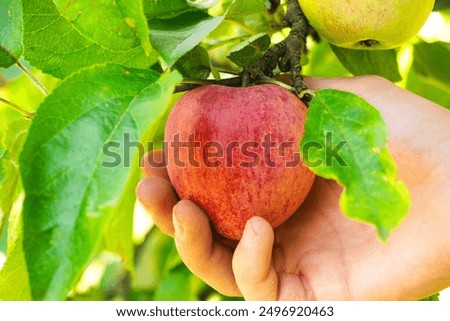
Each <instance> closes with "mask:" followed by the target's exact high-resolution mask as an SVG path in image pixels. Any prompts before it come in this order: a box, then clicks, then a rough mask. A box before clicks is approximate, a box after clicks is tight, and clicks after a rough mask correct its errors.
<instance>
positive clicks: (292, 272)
mask: <svg viewBox="0 0 450 321" xmlns="http://www.w3.org/2000/svg"><path fill="white" fill-rule="evenodd" d="M307 84H308V86H309V88H311V89H322V88H334V89H340V90H346V91H350V92H354V93H356V94H358V95H360V96H362V97H363V98H365V99H366V100H367V101H369V102H370V103H371V104H372V105H374V106H375V107H376V108H378V109H379V110H380V112H381V113H382V114H383V117H384V119H385V120H386V122H387V124H388V126H389V129H390V143H389V147H390V150H391V152H392V153H393V155H394V158H395V159H396V161H397V164H398V167H399V178H400V179H402V180H403V181H404V182H405V184H406V185H407V186H408V188H409V191H410V194H411V200H412V201H411V202H412V203H411V210H410V212H409V213H408V215H407V217H406V219H405V220H404V221H403V222H402V223H401V225H400V226H399V227H398V229H396V230H395V231H394V232H393V233H392V235H391V236H390V238H389V240H388V242H387V243H386V244H382V243H381V242H380V240H379V239H378V237H377V236H376V233H375V230H374V229H373V228H372V227H370V226H368V225H366V224H363V223H359V222H356V221H352V220H349V219H347V218H346V217H344V216H343V214H342V213H341V211H340V208H339V202H338V199H339V196H340V193H341V191H342V190H341V187H339V186H338V185H337V184H336V183H335V182H333V181H328V180H324V179H321V178H317V179H316V181H315V183H314V186H313V188H312V190H311V192H310V195H309V196H308V198H307V199H306V201H305V202H304V203H303V205H302V206H301V207H300V209H299V210H298V211H297V212H296V214H294V215H293V216H292V217H291V218H290V219H289V220H288V221H287V222H286V223H285V224H283V225H281V226H280V227H278V228H277V229H275V231H274V230H273V229H272V228H271V226H270V225H269V224H268V223H267V222H266V221H265V220H264V219H262V218H259V217H254V218H252V219H251V220H249V221H248V222H247V225H246V228H245V231H244V235H243V237H242V239H241V241H240V242H239V243H238V244H237V246H236V248H235V249H234V247H233V246H230V245H229V244H225V243H226V242H223V240H220V238H219V237H217V236H215V235H214V232H213V231H212V230H211V228H210V224H209V221H208V218H207V216H206V214H205V213H204V212H203V211H202V210H201V209H200V208H199V207H198V206H196V205H195V204H194V203H192V202H190V201H186V200H184V201H179V200H178V197H177V195H176V193H175V191H174V190H173V188H172V186H171V184H170V182H169V179H168V176H167V172H166V171H165V169H164V168H159V169H158V168H151V167H149V166H145V165H146V164H147V162H145V161H144V169H143V171H144V175H145V176H146V178H144V180H143V181H142V182H141V183H140V185H139V187H138V189H137V195H138V197H139V200H140V201H141V202H142V204H143V205H144V207H145V208H146V209H147V210H148V211H149V213H150V214H151V215H152V217H153V219H154V222H155V224H156V225H157V226H158V227H160V229H161V230H162V231H163V232H165V233H166V234H168V235H171V236H174V238H175V242H176V245H177V249H178V251H179V253H180V256H181V257H182V259H183V261H184V262H185V263H186V265H187V266H188V267H189V268H190V269H191V270H192V272H193V273H195V274H196V275H197V276H199V277H200V278H202V279H203V280H204V281H205V282H207V283H208V284H210V285H211V286H212V287H214V288H215V289H217V290H218V291H219V292H221V293H223V294H226V295H231V296H239V295H243V296H244V297H245V298H246V299H247V300H275V299H280V300H315V299H317V300H374V299H375V300H377V299H379V300H398V299H419V298H421V297H425V296H427V295H429V294H432V293H434V292H437V291H439V290H441V289H443V288H445V287H447V286H449V285H450V273H449V271H450V259H449V258H450V241H449V238H448V231H449V230H450V194H449V193H450V182H449V181H448V177H450V165H449V164H450V162H449V161H450V157H449V153H450V136H449V128H450V112H448V111H446V110H444V109H443V108H442V107H440V106H437V105H435V104H433V103H431V102H429V101H427V100H425V99H423V98H420V97H418V96H415V95H413V94H411V93H409V92H406V91H404V90H402V89H400V88H397V87H396V86H394V85H392V84H391V83H389V82H387V81H385V80H382V79H380V78H376V77H360V78H349V79H309V80H307ZM155 155H158V154H155ZM155 155H154V156H155ZM159 156H161V154H160V153H159Z"/></svg>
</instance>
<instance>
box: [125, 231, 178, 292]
mask: <svg viewBox="0 0 450 321" xmlns="http://www.w3.org/2000/svg"><path fill="white" fill-rule="evenodd" d="M170 253H175V256H176V257H177V258H178V261H177V265H178V264H179V263H180V262H181V259H180V258H179V256H178V254H176V248H175V243H174V242H173V239H172V238H170V237H169V236H167V235H165V234H163V233H162V232H161V231H160V230H159V229H157V228H154V229H152V230H151V231H150V234H149V235H148V236H147V238H146V241H145V243H144V245H143V246H142V248H141V250H140V251H139V252H138V256H137V263H136V277H135V278H134V280H133V288H134V289H136V290H146V291H152V290H155V289H156V288H157V287H158V285H159V284H160V283H161V281H162V280H163V279H164V278H165V277H166V276H167V274H168V273H169V272H170V269H171V268H172V267H173V266H172V265H170V264H169V263H170V260H171V258H172V255H170Z"/></svg>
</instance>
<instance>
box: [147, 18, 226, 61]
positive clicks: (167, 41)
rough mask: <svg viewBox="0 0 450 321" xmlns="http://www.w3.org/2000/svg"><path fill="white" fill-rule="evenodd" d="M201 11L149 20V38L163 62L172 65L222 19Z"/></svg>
mask: <svg viewBox="0 0 450 321" xmlns="http://www.w3.org/2000/svg"><path fill="white" fill-rule="evenodd" d="M223 19H224V17H223V16H219V17H211V16H209V15H207V14H206V13H203V12H201V11H198V12H188V13H185V14H183V15H181V16H178V17H176V18H173V19H168V20H163V19H153V20H150V21H149V26H150V40H151V42H152V44H153V47H154V48H155V49H156V50H157V51H158V52H159V53H160V54H161V56H162V58H163V60H164V62H165V63H166V64H167V65H168V66H172V65H173V64H174V63H175V62H176V61H177V60H178V59H179V58H181V57H182V56H183V55H185V54H186V53H187V52H189V51H191V50H192V49H193V48H194V47H195V46H197V45H198V44H199V43H200V42H201V41H202V40H203V38H205V37H206V36H207V35H208V34H209V33H210V32H211V31H213V30H214V29H215V28H217V26H218V25H219V24H220V23H221V22H222V21H223Z"/></svg>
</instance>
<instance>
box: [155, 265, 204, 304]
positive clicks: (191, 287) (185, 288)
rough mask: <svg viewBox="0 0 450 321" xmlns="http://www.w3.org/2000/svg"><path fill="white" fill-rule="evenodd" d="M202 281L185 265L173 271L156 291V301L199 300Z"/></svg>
mask: <svg viewBox="0 0 450 321" xmlns="http://www.w3.org/2000/svg"><path fill="white" fill-rule="evenodd" d="M202 285H203V284H202V282H201V281H200V280H199V279H198V278H197V277H196V276H194V275H193V274H192V273H191V272H190V271H189V270H188V269H187V268H186V267H185V266H184V265H182V266H180V267H179V268H177V269H175V270H174V271H172V272H171V273H170V274H169V275H168V276H167V277H166V278H165V279H164V280H163V281H162V282H161V284H160V285H159V287H158V288H157V289H156V291H155V296H154V297H153V300H155V301H198V300H199V297H198V293H197V292H198V290H199V288H200V287H201V286H202Z"/></svg>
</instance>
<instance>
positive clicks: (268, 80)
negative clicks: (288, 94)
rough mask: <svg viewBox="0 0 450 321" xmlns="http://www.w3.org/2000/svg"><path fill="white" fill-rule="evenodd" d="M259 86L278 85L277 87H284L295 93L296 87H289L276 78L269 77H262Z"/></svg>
mask: <svg viewBox="0 0 450 321" xmlns="http://www.w3.org/2000/svg"><path fill="white" fill-rule="evenodd" d="M257 84H261V85H262V84H272V85H277V86H280V87H283V88H284V89H287V90H289V91H294V87H292V86H289V85H287V84H285V83H284V82H281V81H278V80H276V79H274V78H270V77H267V76H263V77H260V78H259V79H258V80H257Z"/></svg>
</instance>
